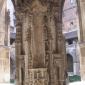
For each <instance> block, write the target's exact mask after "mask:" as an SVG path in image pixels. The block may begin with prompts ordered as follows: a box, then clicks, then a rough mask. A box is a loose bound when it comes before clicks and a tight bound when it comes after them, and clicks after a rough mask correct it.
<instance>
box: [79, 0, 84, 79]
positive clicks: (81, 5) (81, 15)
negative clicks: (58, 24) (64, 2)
mask: <svg viewBox="0 0 85 85" xmlns="http://www.w3.org/2000/svg"><path fill="white" fill-rule="evenodd" d="M78 13H79V24H80V32H79V35H80V36H79V37H80V39H79V48H80V49H79V50H80V74H81V79H82V80H85V68H84V67H85V0H78Z"/></svg>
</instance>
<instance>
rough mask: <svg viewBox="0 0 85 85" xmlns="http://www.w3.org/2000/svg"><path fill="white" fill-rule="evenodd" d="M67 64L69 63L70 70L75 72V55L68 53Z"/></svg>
mask: <svg viewBox="0 0 85 85" xmlns="http://www.w3.org/2000/svg"><path fill="white" fill-rule="evenodd" d="M67 65H68V69H67V71H68V72H73V57H72V56H71V55H70V54H67Z"/></svg>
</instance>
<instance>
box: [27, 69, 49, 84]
mask: <svg viewBox="0 0 85 85" xmlns="http://www.w3.org/2000/svg"><path fill="white" fill-rule="evenodd" d="M28 73H29V77H28V78H29V79H27V81H29V85H48V81H49V78H48V73H47V68H35V69H29V72H28Z"/></svg>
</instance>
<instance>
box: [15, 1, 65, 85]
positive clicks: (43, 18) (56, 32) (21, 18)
mask: <svg viewBox="0 0 85 85" xmlns="http://www.w3.org/2000/svg"><path fill="white" fill-rule="evenodd" d="M16 7H17V8H16V13H17V16H18V17H17V20H18V21H17V35H16V36H17V38H16V64H17V65H16V68H17V70H16V75H17V77H16V79H17V82H18V83H17V85H63V83H64V81H65V79H64V78H65V77H64V75H65V69H66V68H65V67H66V64H65V48H64V42H63V41H64V40H63V36H62V29H61V28H62V27H61V23H62V16H61V0H60V1H59V0H54V1H53V0H18V1H17V5H16ZM17 9H19V10H17ZM61 48H62V49H61ZM20 56H22V57H20ZM21 63H23V64H21ZM23 72H24V73H25V74H23ZM21 77H23V78H21Z"/></svg>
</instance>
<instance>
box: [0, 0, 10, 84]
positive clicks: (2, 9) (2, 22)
mask: <svg viewBox="0 0 85 85" xmlns="http://www.w3.org/2000/svg"><path fill="white" fill-rule="evenodd" d="M6 5H7V3H6V0H0V83H6V82H10V59H9V55H10V53H9V49H10V48H9V46H8V44H7V43H8V39H7V38H8V30H7V29H8V28H7V24H6V19H7V18H6V13H7V11H6V7H7V6H6Z"/></svg>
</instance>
